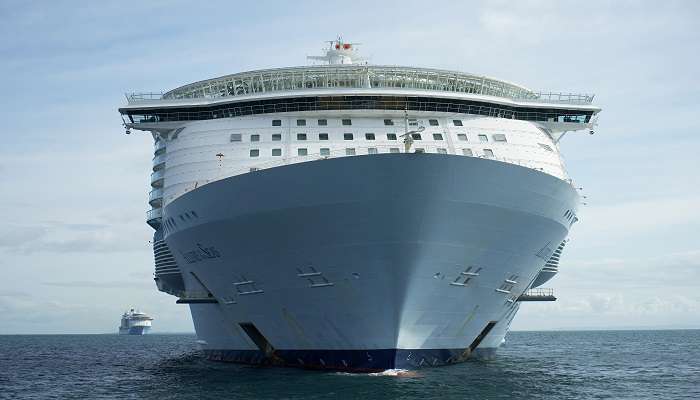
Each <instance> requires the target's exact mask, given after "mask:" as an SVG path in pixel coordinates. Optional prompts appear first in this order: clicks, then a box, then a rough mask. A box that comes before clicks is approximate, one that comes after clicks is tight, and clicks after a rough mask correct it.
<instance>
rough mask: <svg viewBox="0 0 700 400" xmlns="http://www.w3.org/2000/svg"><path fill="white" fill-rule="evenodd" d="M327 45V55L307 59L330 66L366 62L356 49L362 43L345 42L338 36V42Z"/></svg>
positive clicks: (330, 41)
mask: <svg viewBox="0 0 700 400" xmlns="http://www.w3.org/2000/svg"><path fill="white" fill-rule="evenodd" d="M327 43H328V44H329V46H328V48H327V49H325V50H324V51H325V52H326V55H323V56H307V57H306V58H307V59H309V60H314V61H323V63H324V64H329V65H336V64H359V63H360V62H362V61H365V59H364V58H363V57H360V55H359V54H358V51H357V48H356V46H358V45H360V44H361V43H350V42H345V41H343V38H342V37H341V36H338V39H336V40H329V41H327Z"/></svg>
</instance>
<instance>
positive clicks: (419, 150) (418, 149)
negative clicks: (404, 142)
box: [416, 147, 425, 153]
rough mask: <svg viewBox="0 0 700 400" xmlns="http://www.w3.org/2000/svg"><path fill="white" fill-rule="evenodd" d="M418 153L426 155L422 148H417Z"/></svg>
mask: <svg viewBox="0 0 700 400" xmlns="http://www.w3.org/2000/svg"><path fill="white" fill-rule="evenodd" d="M416 153H425V149H424V148H422V147H418V148H416Z"/></svg>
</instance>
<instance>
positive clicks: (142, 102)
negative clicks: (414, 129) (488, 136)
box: [120, 40, 600, 132]
mask: <svg viewBox="0 0 700 400" xmlns="http://www.w3.org/2000/svg"><path fill="white" fill-rule="evenodd" d="M308 58H309V59H312V60H316V61H323V62H327V63H328V64H326V65H310V66H303V67H288V68H274V69H263V70H255V71H247V72H240V73H236V74H230V75H225V76H222V77H218V78H213V79H207V80H203V81H199V82H195V83H191V84H187V85H184V86H181V87H179V88H176V89H173V90H170V91H168V92H164V93H128V94H126V98H127V105H126V106H124V107H122V108H120V112H121V113H122V114H123V115H125V116H127V117H128V118H129V120H128V121H125V123H126V124H144V123H146V124H148V123H162V122H176V121H192V120H205V119H216V118H226V117H238V116H244V115H257V114H267V113H279V112H303V111H331V110H369V109H373V110H383V111H392V110H396V111H404V110H408V111H430V112H451V113H457V114H471V115H482V116H489V117H500V118H508V119H519V120H529V121H538V122H545V123H547V122H550V123H556V124H545V127H546V128H548V129H551V130H552V131H553V132H563V131H567V130H578V129H585V128H587V127H588V126H587V125H586V124H591V123H592V121H591V117H592V116H593V115H594V114H595V113H597V112H598V111H600V108H599V107H596V106H594V105H593V99H594V95H592V94H576V93H563V92H542V91H534V90H531V89H528V88H526V87H524V86H521V85H517V84H514V83H511V82H507V81H504V80H500V79H494V78H489V77H486V76H481V75H474V74H469V73H464V72H458V71H448V70H441V69H432V68H417V67H403V66H389V65H368V64H364V63H359V62H361V61H363V59H362V58H361V57H359V56H358V55H357V54H356V50H355V48H354V47H353V44H352V43H343V42H342V41H341V40H338V41H334V42H331V46H330V47H329V49H327V51H326V55H325V56H319V57H308ZM562 123H563V124H562ZM570 124H577V125H570ZM579 124H583V125H579ZM142 126H143V125H142Z"/></svg>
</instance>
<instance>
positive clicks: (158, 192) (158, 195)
mask: <svg viewBox="0 0 700 400" xmlns="http://www.w3.org/2000/svg"><path fill="white" fill-rule="evenodd" d="M162 198H163V189H162V188H158V189H153V190H151V191H150V192H149V193H148V202H149V203H150V202H152V201H153V200H158V199H162Z"/></svg>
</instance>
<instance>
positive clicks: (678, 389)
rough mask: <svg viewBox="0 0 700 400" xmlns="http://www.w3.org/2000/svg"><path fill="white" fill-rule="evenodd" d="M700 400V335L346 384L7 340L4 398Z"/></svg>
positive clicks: (558, 342) (146, 345) (530, 342)
mask: <svg viewBox="0 0 700 400" xmlns="http://www.w3.org/2000/svg"><path fill="white" fill-rule="evenodd" d="M437 397H439V398H441V399H607V398H613V399H700V330H678V331H583V332H512V333H510V334H509V335H508V337H507V343H506V346H504V347H503V348H501V349H500V352H499V354H498V357H497V358H496V359H495V360H492V361H478V360H475V361H468V362H466V363H463V364H458V365H453V366H447V367H439V368H432V369H423V370H419V371H417V372H410V373H402V372H400V371H387V372H385V373H379V374H347V373H337V372H317V371H305V370H298V369H285V368H276V367H248V366H241V365H233V364H224V363H217V362H211V361H207V360H205V359H203V357H202V355H201V353H200V352H198V351H197V346H196V344H195V336H194V335H157V334H154V335H150V336H118V335H18V336H0V398H2V399H5V398H7V399H98V398H109V399H132V398H133V399H136V398H143V399H210V398H212V399H213V398H222V399H225V398H230V399H345V398H347V399H362V398H368V399H382V398H396V399H431V398H437Z"/></svg>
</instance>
